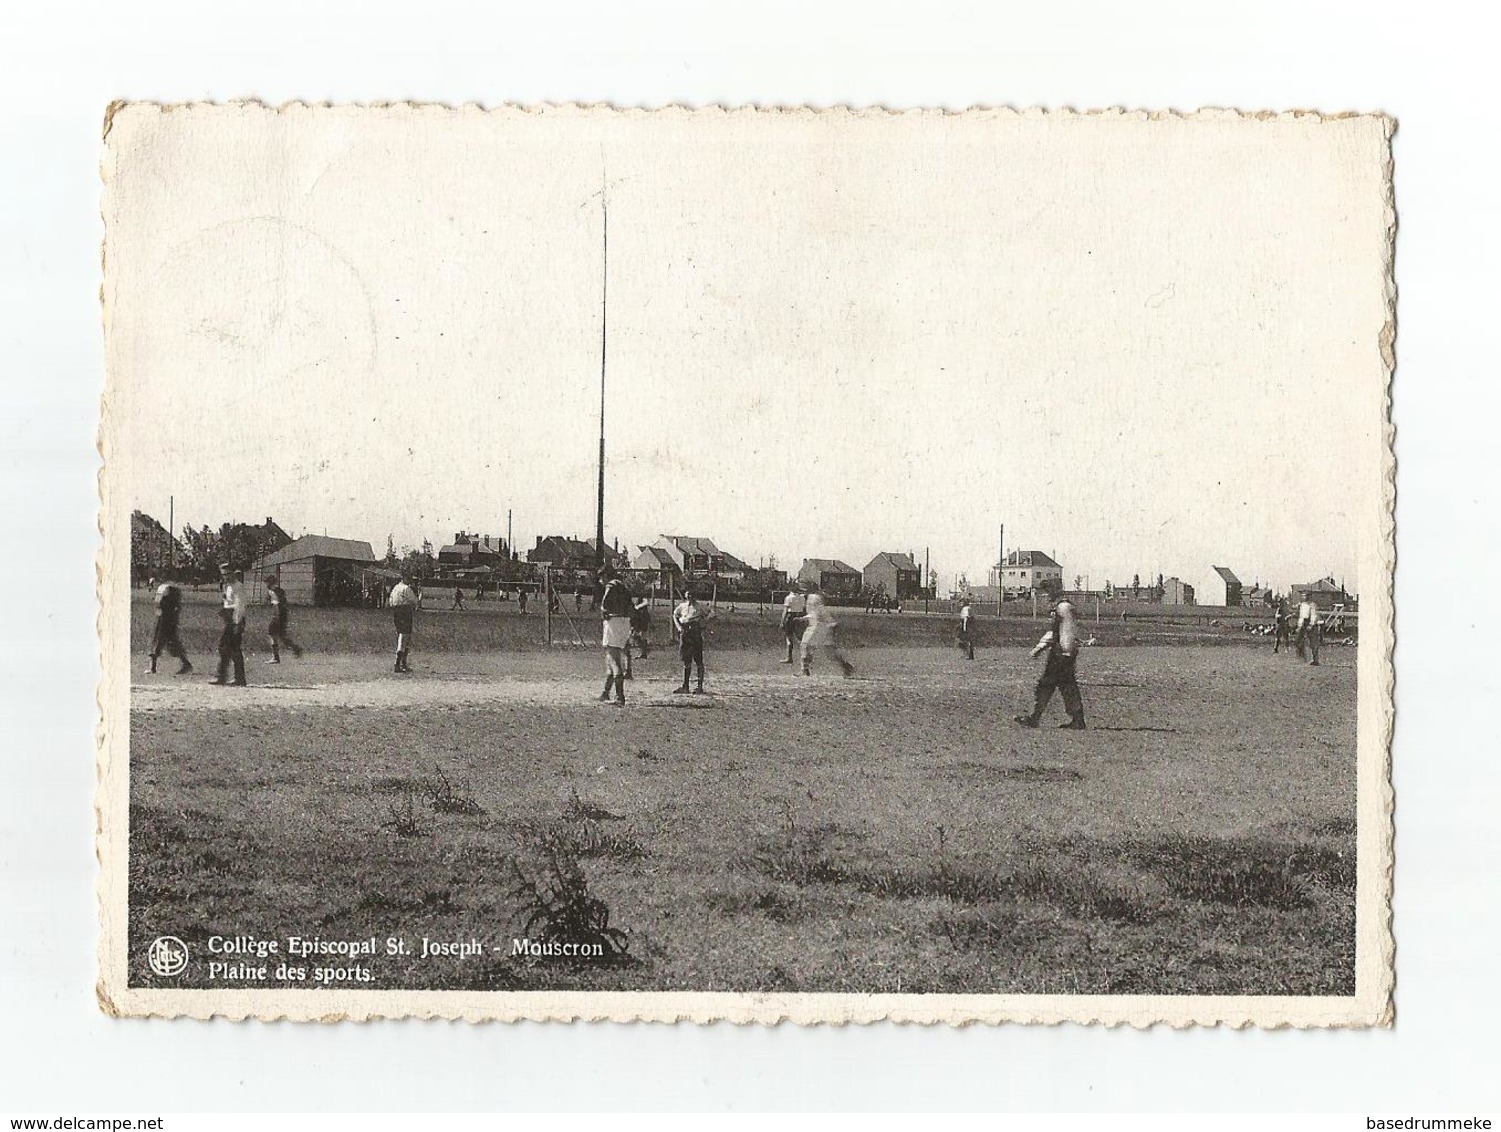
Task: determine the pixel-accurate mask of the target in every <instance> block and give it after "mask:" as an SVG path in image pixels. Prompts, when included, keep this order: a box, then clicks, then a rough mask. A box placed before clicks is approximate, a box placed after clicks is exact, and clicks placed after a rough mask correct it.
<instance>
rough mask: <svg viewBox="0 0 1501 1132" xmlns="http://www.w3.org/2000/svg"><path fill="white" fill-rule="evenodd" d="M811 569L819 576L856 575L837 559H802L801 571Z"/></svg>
mask: <svg viewBox="0 0 1501 1132" xmlns="http://www.w3.org/2000/svg"><path fill="white" fill-rule="evenodd" d="M810 566H811V567H813V568H814V569H815V570H817V571H818V572H819V573H820V574H858V573H859V572H860V571H859V570H856V569H855V568H854V567H853V566H851V565H850V564H849V563H848V562H841V561H839V559H837V558H804V559H803V569H804V570H806V569H808V567H810Z"/></svg>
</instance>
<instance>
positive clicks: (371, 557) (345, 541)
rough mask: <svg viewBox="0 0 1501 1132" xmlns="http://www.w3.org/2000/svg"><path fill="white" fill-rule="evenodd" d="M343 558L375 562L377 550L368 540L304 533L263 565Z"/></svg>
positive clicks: (268, 557)
mask: <svg viewBox="0 0 1501 1132" xmlns="http://www.w3.org/2000/svg"><path fill="white" fill-rule="evenodd" d="M313 557H318V558H342V559H345V560H347V561H349V562H374V561H375V551H373V550H371V549H370V544H369V543H368V542H360V541H359V540H357V539H352V538H329V537H328V535H303V536H302V537H301V538H300V539H298V540H297V541H296V542H290V543H288V544H287V545H286V546H284V547H282V548H281V549H280V550H278V551H277V552H276V553H275V554H268V555H266V557H265V558H264V559H263V560H262V562H261V565H263V566H280V565H281V564H282V563H283V562H298V561H301V560H302V559H304V558H313Z"/></svg>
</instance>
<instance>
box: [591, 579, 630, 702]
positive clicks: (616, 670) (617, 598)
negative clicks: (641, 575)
mask: <svg viewBox="0 0 1501 1132" xmlns="http://www.w3.org/2000/svg"><path fill="white" fill-rule="evenodd" d="M599 580H600V582H601V583H602V584H603V586H604V589H603V591H602V592H601V594H600V597H599V608H600V614H601V616H602V618H603V620H604V635H603V640H602V643H603V645H604V649H605V690H604V691H603V692H601V693H600V694H599V701H600V703H608V702H609V700H610V689H611V688H614V690H615V703H616V704H617V705H618V706H620V707H624V706H625V679H626V677H625V650H626V648H627V646H629V644H630V640H631V610H632V608H634V606H633V605H632V602H631V591H630V590H629V589H627V588H626V584H625V583H624V582H622V581H621V580H620V578H619V577H618V576H617V575H616V573H615V568H614V567H613V566H605V567H603V568H602V569H601V570H600V572H599Z"/></svg>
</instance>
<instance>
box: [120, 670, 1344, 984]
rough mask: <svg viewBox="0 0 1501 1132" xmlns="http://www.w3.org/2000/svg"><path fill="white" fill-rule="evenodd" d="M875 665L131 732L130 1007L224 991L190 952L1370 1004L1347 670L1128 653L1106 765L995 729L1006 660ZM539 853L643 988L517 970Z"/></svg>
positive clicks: (411, 975) (153, 718)
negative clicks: (235, 950) (1360, 926)
mask: <svg viewBox="0 0 1501 1132" xmlns="http://www.w3.org/2000/svg"><path fill="white" fill-rule="evenodd" d="M588 659H589V660H590V661H592V660H593V659H594V658H593V657H590V658H588ZM764 659H765V658H761V659H760V660H758V659H757V658H755V657H750V656H746V657H742V658H740V660H739V661H738V662H737V663H738V664H740V665H741V666H742V667H744V668H749V667H751V666H753V665H755V664H757V663H762V661H764ZM863 659H864V660H865V662H866V663H865V665H864V666H863V667H865V668H867V669H871V668H878V669H879V670H880V671H882V672H883V674H884V675H885V676H886V677H888V678H887V679H885V680H882V681H879V682H878V681H874V680H872V681H854V682H851V683H850V684H848V685H839V686H838V687H839V689H840V691H841V693H842V695H841V697H840V698H834V697H825V698H821V699H814V698H805V697H804V696H803V695H802V694H801V692H800V686H799V684H798V682H797V680H796V678H794V677H791V676H787V677H786V678H785V688H781V687H780V686H778V687H777V688H775V689H773V690H772V691H771V692H769V693H768V692H765V691H763V692H761V693H760V694H757V695H755V696H748V695H747V696H735V695H733V694H731V695H726V696H724V697H722V698H720V699H719V700H717V701H716V703H717V706H718V710H712V711H694V712H660V711H650V710H646V709H645V708H644V707H635V708H632V709H628V710H627V711H625V712H620V711H617V710H615V709H612V708H608V707H601V706H596V705H592V704H590V703H589V702H588V700H587V697H588V696H589V694H590V687H591V685H590V684H589V683H586V682H585V673H584V672H583V671H581V672H580V673H579V674H578V677H577V682H578V691H579V695H580V703H579V704H578V705H577V706H561V707H537V706H527V705H516V706H507V705H499V706H474V707H465V706H462V705H460V706H454V705H447V706H445V707H444V708H443V709H442V710H426V709H394V708H392V709H361V710H358V711H345V710H339V709H332V708H296V707H287V708H262V709H258V710H242V709H235V708H233V707H232V706H227V705H226V704H225V702H224V701H222V700H220V701H209V703H210V704H211V705H212V706H211V708H208V709H204V710H179V709H173V710H151V711H144V710H143V711H138V712H136V713H135V716H134V720H133V733H132V774H133V789H132V801H133V805H132V810H131V861H130V881H131V909H130V934H131V975H132V982H134V983H137V984H142V985H158V986H162V985H175V986H181V985H200V986H222V985H228V984H225V983H223V982H221V981H213V982H210V981H209V980H208V978H207V969H206V963H205V962H204V959H205V958H206V956H205V951H204V946H205V945H206V943H207V940H208V937H209V936H211V935H221V936H234V935H239V934H246V933H250V934H254V935H257V936H259V937H261V938H282V939H284V938H285V937H286V936H289V935H293V934H296V935H301V936H304V937H306V936H313V935H321V936H322V937H324V938H331V939H347V938H359V937H365V936H371V935H374V936H377V937H379V939H380V940H381V941H382V944H384V940H385V938H386V937H388V936H393V935H399V936H402V937H404V938H405V939H407V940H408V941H409V943H410V944H411V945H412V947H413V950H414V951H415V950H416V949H417V945H418V942H419V941H420V939H421V938H422V937H423V936H427V937H429V938H430V939H433V940H443V941H451V940H457V939H464V938H468V937H470V936H474V937H478V938H480V939H481V940H483V941H484V942H485V943H486V945H487V947H488V946H491V945H493V946H496V947H499V948H501V951H500V952H498V953H497V952H492V951H488V950H487V951H486V952H485V953H484V954H482V955H479V956H473V957H467V958H463V959H457V958H433V959H428V960H421V959H420V958H419V957H418V956H416V955H405V956H394V957H388V956H385V955H377V956H376V957H374V958H373V959H371V960H370V961H369V962H368V966H369V968H370V971H371V974H372V979H373V981H372V982H371V983H368V984H358V985H359V986H361V987H362V988H364V989H369V988H370V987H435V988H437V987H450V988H452V987H464V988H476V989H486V988H490V989H542V988H556V987H588V988H600V989H685V990H699V991H711V990H780V991H852V992H881V991H905V992H922V991H935V992H936V991H945V992H1025V993H1047V992H1053V993H1155V994H1174V993H1196V994H1314V993H1318V994H1350V993H1353V990H1354V982H1353V980H1354V938H1355V931H1354V861H1355V858H1354V825H1353V815H1354V700H1355V697H1354V671H1353V667H1350V666H1349V664H1346V665H1345V666H1343V667H1341V666H1340V665H1339V664H1326V667H1325V668H1323V669H1317V670H1314V669H1307V668H1304V667H1302V666H1298V665H1295V664H1287V663H1282V658H1280V657H1275V658H1274V657H1271V656H1270V655H1268V654H1267V653H1265V652H1264V651H1263V652H1256V651H1253V650H1251V649H1232V650H1223V649H1215V650H1194V649H1180V650H1164V649H1150V650H1148V649H1139V650H1132V649H1119V650H1111V652H1110V654H1109V659H1108V660H1106V659H1105V658H1104V656H1103V654H1096V655H1093V656H1091V657H1089V663H1088V664H1087V666H1086V668H1085V670H1084V678H1085V680H1086V688H1085V694H1086V697H1087V700H1088V702H1089V706H1090V711H1091V716H1092V722H1094V723H1096V724H1099V725H1101V728H1102V729H1101V730H1096V731H1090V732H1084V733H1064V734H1057V733H1053V732H1046V731H1044V732H1022V731H1020V730H1019V729H1013V728H1010V727H1009V726H1008V725H1007V724H1006V723H1005V722H1004V720H1005V719H1006V717H1007V715H1008V714H1009V713H1010V710H1011V709H1012V708H1013V707H1014V705H1015V704H1016V703H1017V702H1019V699H1020V698H1021V697H1022V696H1023V695H1024V692H1025V684H1026V682H1027V679H1028V678H1029V676H1030V675H1031V672H1032V669H1031V667H1030V666H1027V665H1025V664H1023V663H1021V662H1020V661H1016V660H1014V659H1013V658H1009V657H997V658H994V659H993V661H992V662H990V663H987V664H977V665H972V666H961V665H960V662H958V661H957V660H956V659H955V658H954V657H952V656H951V655H949V654H947V653H943V654H939V653H937V652H935V651H934V650H910V651H909V652H905V653H895V652H893V653H889V654H882V655H879V656H876V655H867V656H865V657H864V658H863ZM579 661H580V664H581V665H583V664H584V663H585V661H584V659H583V658H579ZM1349 661H1350V662H1353V653H1352V654H1350V657H1349ZM559 663H563V664H566V663H571V661H560V662H559ZM768 666H769V662H768ZM591 667H592V666H591ZM726 667H730V668H734V667H735V666H734V665H726ZM650 672H651V669H650V667H649V665H648V667H647V669H646V672H645V673H643V678H642V679H641V680H639V681H638V689H637V691H638V694H639V693H640V692H641V691H643V690H646V689H648V688H649V686H650V681H649V680H648V679H647V674H648V673H650ZM721 678H722V679H723V680H724V681H725V683H726V685H729V686H733V683H734V679H735V673H734V672H733V671H732V672H722V673H721ZM656 679H657V680H659V681H660V680H661V679H662V677H661V675H658V676H657V677H656ZM1091 681H1093V683H1092V684H1091V683H1090V682H1091ZM803 687H811V685H804V686H803ZM204 691H205V694H206V695H214V694H221V693H219V690H209V689H205V690H204ZM1310 719H1312V720H1317V721H1318V722H1317V723H1315V724H1310V723H1309V722H1307V721H1308V720H1310ZM1104 727H1118V728H1121V730H1117V731H1106V730H1103V728H1104ZM438 767H441V768H442V770H443V773H444V774H445V775H446V776H447V778H448V780H449V786H448V793H447V795H446V797H447V798H448V802H447V803H444V804H442V805H439V804H436V800H437V799H439V798H441V797H445V795H444V794H443V790H442V785H441V782H440V780H439V777H438V773H437V769H436V768H438ZM465 800H467V801H468V802H470V803H472V806H470V805H463V804H461V803H462V802H463V801H465ZM408 806H409V807H410V812H411V813H412V815H413V817H414V818H415V828H412V829H410V830H408V831H406V832H407V834H408V835H403V833H402V831H401V830H399V829H398V828H396V823H394V822H393V819H392V810H393V807H394V808H395V809H396V810H397V811H398V812H402V810H403V809H404V808H405V807H408ZM549 847H551V849H557V848H558V847H561V849H562V852H563V856H564V858H565V860H572V861H576V862H577V865H578V869H579V872H580V875H581V876H582V877H583V879H584V884H585V886H586V888H587V895H588V897H590V898H593V899H597V900H600V901H602V902H603V904H604V905H605V906H606V907H607V909H608V913H609V919H608V926H609V927H610V928H612V929H623V930H624V931H625V932H626V936H625V939H626V941H627V946H628V951H627V952H626V955H625V957H624V958H622V957H620V956H615V955H611V956H609V957H607V961H605V962H598V961H561V962H540V961H529V960H524V959H521V958H516V957H512V956H511V955H510V954H509V951H510V947H509V944H510V941H511V939H512V938H513V937H514V936H518V935H520V934H521V933H522V932H523V929H524V925H525V923H526V920H527V917H528V915H529V912H530V910H531V909H532V907H533V903H534V902H529V901H528V899H527V898H526V897H525V895H524V894H522V895H518V892H517V887H518V886H517V869H518V868H519V869H520V874H521V876H523V877H525V878H528V879H531V880H534V881H540V882H542V883H543V884H544V885H546V884H547V883H549V879H548V878H549V874H548V870H547V863H548V853H549V851H550V849H549ZM535 926H536V925H534V927H535ZM158 934H174V935H178V936H180V937H181V938H183V939H184V940H186V941H188V942H189V944H190V946H191V947H192V949H193V953H194V955H195V962H194V964H193V965H192V966H191V967H190V968H189V971H188V972H187V973H186V975H185V976H183V977H182V978H180V979H177V980H173V981H170V982H168V981H166V980H161V979H158V978H157V977H156V976H154V975H152V974H151V973H150V971H149V969H148V968H147V967H146V965H145V962H144V960H145V953H146V946H147V944H149V942H150V940H151V939H152V938H154V937H155V936H156V935H158ZM323 962H325V963H326V962H328V961H327V960H324V961H323ZM330 965H331V964H330ZM268 982H272V983H274V982H275V980H274V979H271V980H268ZM299 985H309V984H299ZM339 985H344V986H349V985H356V984H350V983H340V984H339Z"/></svg>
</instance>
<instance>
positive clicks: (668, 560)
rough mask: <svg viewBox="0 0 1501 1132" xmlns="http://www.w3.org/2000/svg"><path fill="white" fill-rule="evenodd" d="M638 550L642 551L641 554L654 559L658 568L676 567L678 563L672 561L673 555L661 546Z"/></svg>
mask: <svg viewBox="0 0 1501 1132" xmlns="http://www.w3.org/2000/svg"><path fill="white" fill-rule="evenodd" d="M637 549H638V550H640V551H641V554H644V555H646V556H647V557H649V558H651V559H653V560H654V561H655V562H656V564H657V565H658V566H675V565H676V563H675V562H673V560H672V555H670V554H668V553H667V551H666V550H665V549H664V548H662V547H660V546H642V547H638V548H637ZM636 557H638V558H639V557H641V555H639V554H638V555H637V556H636Z"/></svg>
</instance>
